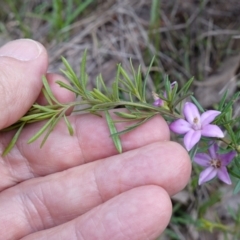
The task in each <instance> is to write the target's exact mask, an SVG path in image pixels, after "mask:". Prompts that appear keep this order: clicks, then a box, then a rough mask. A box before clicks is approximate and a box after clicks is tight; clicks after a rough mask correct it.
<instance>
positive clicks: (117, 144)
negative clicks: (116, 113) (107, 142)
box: [105, 111, 122, 153]
mask: <svg viewBox="0 0 240 240" xmlns="http://www.w3.org/2000/svg"><path fill="white" fill-rule="evenodd" d="M105 115H106V120H107V124H108V128H109V131H110V133H111V137H112V140H113V142H114V145H115V147H116V149H117V150H118V152H119V153H122V144H121V140H120V138H119V136H118V135H113V134H115V133H117V129H116V127H115V124H114V122H113V120H112V118H111V116H110V114H109V112H108V111H105Z"/></svg>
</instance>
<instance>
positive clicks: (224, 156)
mask: <svg viewBox="0 0 240 240" xmlns="http://www.w3.org/2000/svg"><path fill="white" fill-rule="evenodd" d="M235 156H236V152H235V151H231V152H228V153H224V154H221V155H219V158H220V160H221V162H222V166H227V165H228V164H229V163H230V162H231V161H232V160H233V159H234V157H235Z"/></svg>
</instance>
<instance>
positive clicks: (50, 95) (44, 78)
mask: <svg viewBox="0 0 240 240" xmlns="http://www.w3.org/2000/svg"><path fill="white" fill-rule="evenodd" d="M42 81H43V86H44V88H45V90H46V92H47V94H48V96H49V97H50V98H51V100H53V101H54V102H55V103H57V104H58V105H62V104H61V103H60V102H59V101H58V100H57V99H56V98H55V97H54V95H53V93H52V90H51V88H50V86H49V84H48V81H47V79H46V77H45V76H43V79H42Z"/></svg>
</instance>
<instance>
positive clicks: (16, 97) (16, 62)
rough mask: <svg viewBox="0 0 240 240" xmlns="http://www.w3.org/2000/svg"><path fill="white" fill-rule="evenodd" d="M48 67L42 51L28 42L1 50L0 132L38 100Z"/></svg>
mask: <svg viewBox="0 0 240 240" xmlns="http://www.w3.org/2000/svg"><path fill="white" fill-rule="evenodd" d="M47 67H48V57H47V52H46V50H45V48H44V47H43V46H42V45H41V44H40V43H38V42H36V41H33V40H30V39H19V40H15V41H11V42H9V43H7V44H6V45H4V46H3V47H1V48H0V129H2V128H5V127H7V126H9V125H11V124H13V123H14V122H16V121H17V120H18V119H19V118H20V117H21V116H23V115H24V114H25V113H26V112H27V110H28V109H29V108H30V107H31V106H32V104H33V103H34V102H35V100H36V99H37V97H38V95H39V93H40V91H41V88H42V76H43V75H44V74H45V73H46V71H47Z"/></svg>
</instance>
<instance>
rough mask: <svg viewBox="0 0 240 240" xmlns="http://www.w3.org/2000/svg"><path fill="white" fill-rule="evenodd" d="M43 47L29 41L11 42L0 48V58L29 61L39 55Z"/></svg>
mask: <svg viewBox="0 0 240 240" xmlns="http://www.w3.org/2000/svg"><path fill="white" fill-rule="evenodd" d="M42 50H43V47H42V46H41V45H40V44H39V43H37V42H36V41H33V40H31V39H19V40H14V41H11V42H9V43H7V44H5V45H4V46H2V47H1V48H0V57H11V58H15V59H17V60H20V61H31V60H34V59H36V58H38V56H39V55H40V54H41V52H42Z"/></svg>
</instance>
